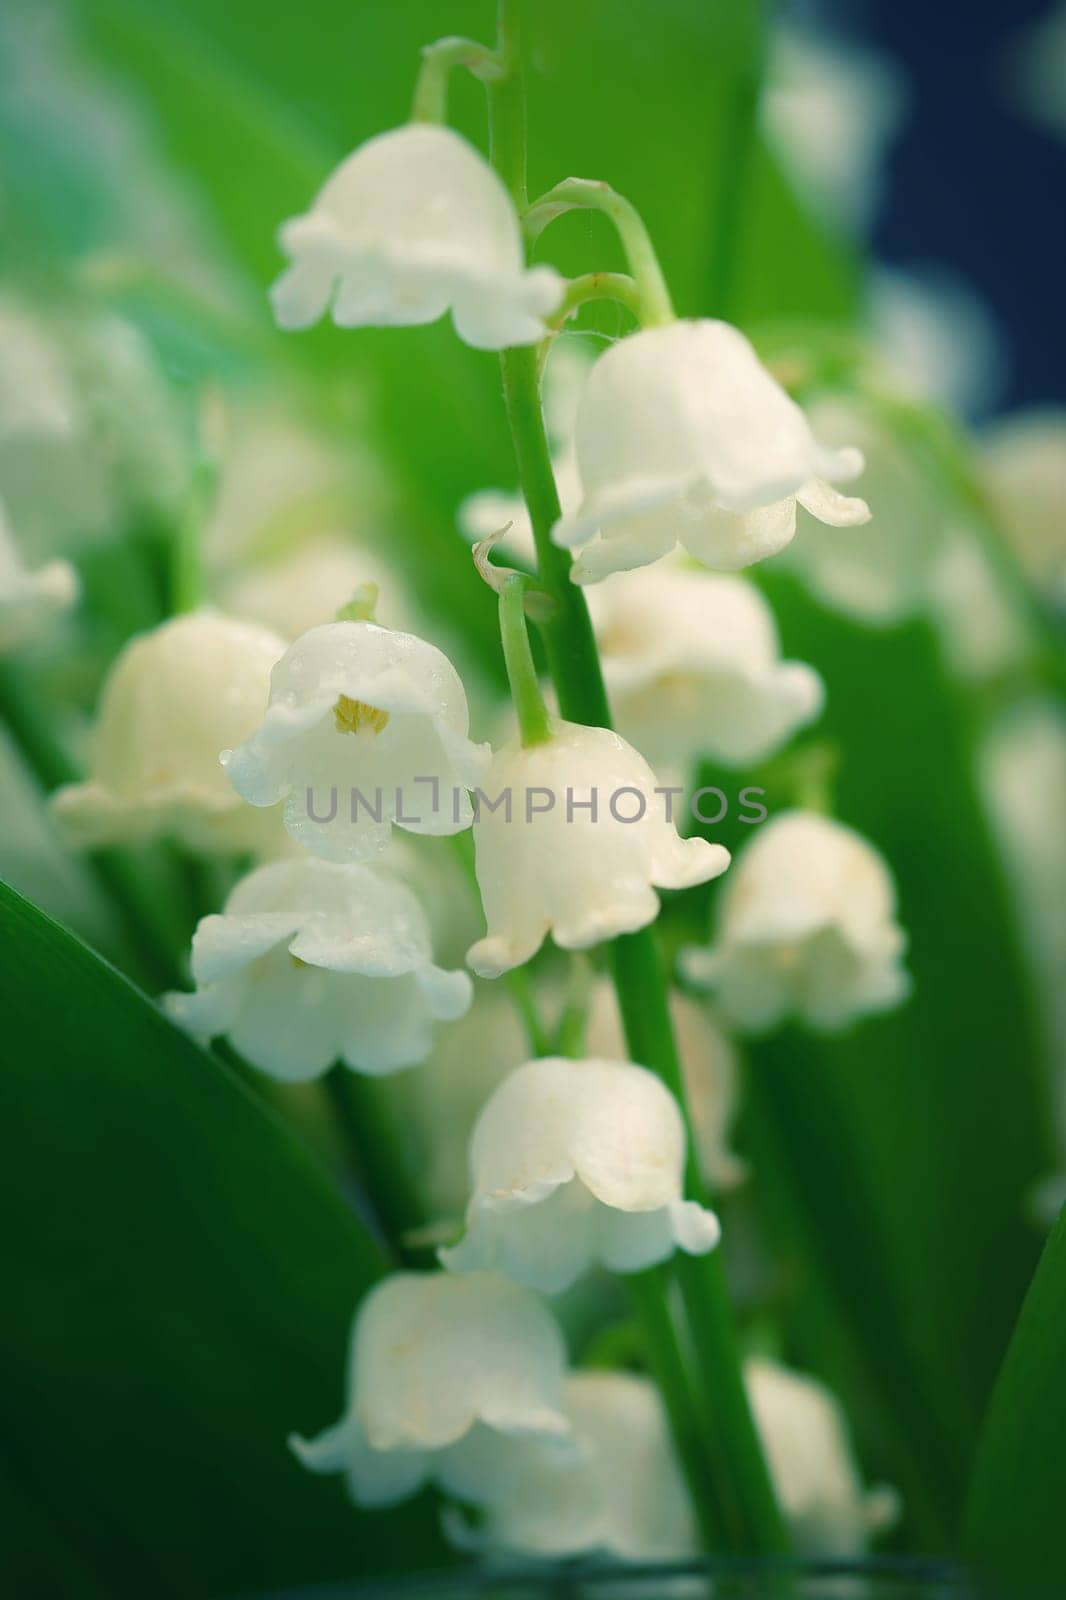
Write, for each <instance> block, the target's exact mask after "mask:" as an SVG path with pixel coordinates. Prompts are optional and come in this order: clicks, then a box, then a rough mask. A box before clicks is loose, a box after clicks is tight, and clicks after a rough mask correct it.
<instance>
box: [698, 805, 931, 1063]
mask: <svg viewBox="0 0 1066 1600" xmlns="http://www.w3.org/2000/svg"><path fill="white" fill-rule="evenodd" d="M904 944H905V937H904V933H903V930H902V928H901V927H900V925H899V923H898V921H897V920H896V891H895V885H894V884H893V881H892V877H891V875H890V873H889V870H888V866H887V864H886V863H885V861H884V858H883V857H882V856H881V855H880V854H879V853H878V851H876V850H875V849H874V847H873V846H872V845H871V844H869V843H868V842H867V840H865V839H863V838H861V837H860V836H859V834H857V833H855V832H854V831H853V830H852V829H851V828H847V827H845V826H844V824H843V823H840V822H836V821H834V820H833V819H832V818H830V817H823V816H819V815H817V814H815V813H813V812H804V811H786V812H780V813H778V814H777V815H776V816H774V817H772V818H771V819H770V821H769V822H766V823H763V824H762V825H761V826H760V827H758V828H757V829H755V831H754V835H753V837H752V838H751V840H750V841H749V842H748V843H747V844H746V845H745V846H744V849H743V850H742V851H741V852H740V854H739V855H738V857H737V861H736V864H735V866H734V868H733V871H732V872H731V873H730V875H729V878H728V880H727V881H726V884H725V887H724V889H723V892H722V894H721V896H720V897H719V905H718V922H717V936H716V938H715V940H714V942H713V943H712V944H711V946H710V948H709V949H701V948H689V949H688V950H686V951H684V952H683V955H682V967H683V970H684V972H685V975H686V977H688V978H689V979H690V980H691V981H692V982H694V983H705V984H708V985H709V986H710V987H711V988H713V989H714V991H715V994H716V996H717V1000H718V1004H719V1006H720V1008H721V1011H722V1014H723V1016H725V1017H726V1018H727V1019H728V1020H729V1021H731V1022H733V1023H735V1024H736V1025H737V1026H738V1027H741V1028H744V1029H745V1030H747V1031H749V1032H752V1033H755V1032H763V1031H765V1030H767V1029H769V1028H772V1027H775V1026H776V1025H777V1024H778V1023H780V1022H782V1021H784V1020H785V1019H786V1018H788V1017H792V1016H795V1017H797V1018H798V1019H800V1020H802V1021H803V1022H805V1023H807V1024H808V1025H809V1026H810V1027H813V1028H817V1029H821V1030H823V1031H827V1032H828V1031H833V1030H836V1029H838V1028H842V1027H845V1026H847V1024H848V1023H850V1022H853V1021H855V1020H856V1019H857V1018H859V1017H862V1016H865V1015H867V1014H868V1013H870V1012H877V1011H885V1010H888V1009H890V1008H891V1007H893V1006H896V1005H898V1004H899V1003H900V1001H902V1000H903V999H904V998H905V996H906V994H907V992H908V988H909V980H908V978H907V974H906V972H905V971H904V969H903V966H902V962H901V958H902V954H903V948H904Z"/></svg>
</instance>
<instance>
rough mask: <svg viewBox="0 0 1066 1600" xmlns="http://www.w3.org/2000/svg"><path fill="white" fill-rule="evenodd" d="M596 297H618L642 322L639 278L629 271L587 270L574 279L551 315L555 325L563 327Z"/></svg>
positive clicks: (606, 298) (616, 298) (598, 298)
mask: <svg viewBox="0 0 1066 1600" xmlns="http://www.w3.org/2000/svg"><path fill="white" fill-rule="evenodd" d="M593 300H615V301H617V302H618V304H619V305H622V306H625V308H626V310H627V311H630V312H632V314H633V316H634V317H636V319H637V321H638V322H639V321H640V296H639V294H638V292H637V285H636V283H635V281H634V280H633V279H632V278H631V277H629V276H628V274H627V273H625V272H586V273H584V274H583V275H582V276H581V277H580V278H571V280H570V282H569V283H568V284H567V286H566V293H565V294H564V295H563V298H562V300H561V301H560V302H559V309H558V311H556V312H554V313H553V315H552V316H551V317H550V318H549V322H550V325H551V326H552V327H553V328H562V327H563V325H564V323H566V322H567V321H568V320H569V318H570V317H572V316H573V315H574V313H575V312H576V311H579V310H580V309H581V307H582V306H585V305H588V304H589V303H590V302H591V301H593Z"/></svg>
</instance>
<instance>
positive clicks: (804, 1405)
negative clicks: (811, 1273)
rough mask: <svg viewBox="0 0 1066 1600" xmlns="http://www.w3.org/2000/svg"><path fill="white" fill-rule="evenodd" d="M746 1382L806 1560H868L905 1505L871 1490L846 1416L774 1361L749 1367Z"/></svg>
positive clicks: (813, 1385) (820, 1390) (886, 1492)
mask: <svg viewBox="0 0 1066 1600" xmlns="http://www.w3.org/2000/svg"><path fill="white" fill-rule="evenodd" d="M744 1382H745V1385H746V1387H747V1391H748V1399H749V1401H750V1403H751V1409H752V1412H753V1414H754V1417H755V1425H756V1427H757V1428H758V1430H759V1434H760V1436H761V1438H762V1442H763V1448H764V1450H765V1452H766V1459H767V1465H768V1467H769V1469H770V1476H771V1478H772V1480H773V1485H774V1489H775V1492H776V1494H777V1499H778V1503H779V1505H780V1507H781V1511H782V1514H783V1516H784V1518H785V1521H786V1523H787V1525H788V1529H789V1533H790V1534H791V1536H792V1541H793V1544H794V1546H795V1548H796V1550H797V1552H798V1553H799V1554H800V1555H811V1556H819V1557H822V1558H825V1557H832V1556H837V1557H845V1556H855V1555H861V1554H862V1552H863V1551H864V1550H865V1549H866V1547H867V1545H868V1544H869V1541H870V1537H871V1535H873V1534H875V1533H877V1532H879V1531H881V1530H883V1529H885V1528H888V1527H891V1525H892V1523H893V1522H895V1520H896V1518H897V1516H898V1514H899V1498H898V1496H897V1494H896V1492H895V1490H894V1489H891V1488H889V1487H888V1485H878V1486H876V1487H875V1488H872V1489H866V1488H865V1487H864V1485H863V1482H862V1478H861V1476H860V1474H859V1468H858V1465H857V1463H856V1461H855V1456H854V1453H853V1451H852V1447H851V1441H850V1439H849V1437H848V1429H847V1423H846V1421H845V1418H844V1414H843V1412H842V1411H841V1408H840V1406H839V1404H838V1403H837V1401H836V1400H835V1399H834V1397H833V1395H832V1394H830V1392H829V1390H828V1389H826V1388H825V1386H824V1385H823V1384H821V1383H819V1382H818V1381H817V1380H816V1379H814V1378H810V1377H807V1376H805V1375H804V1374H802V1373H799V1372H792V1371H790V1370H789V1369H788V1368H787V1367H782V1366H779V1365H778V1364H777V1363H776V1362H773V1361H766V1360H750V1361H747V1362H745V1364H744Z"/></svg>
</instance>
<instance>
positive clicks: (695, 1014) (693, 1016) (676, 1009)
mask: <svg viewBox="0 0 1066 1600" xmlns="http://www.w3.org/2000/svg"><path fill="white" fill-rule="evenodd" d="M670 1020H671V1021H672V1023H673V1025H674V1037H675V1038H676V1040H677V1048H678V1054H679V1055H680V1057H681V1072H682V1076H683V1078H684V1084H685V1102H686V1104H687V1106H688V1112H689V1117H690V1118H691V1122H692V1132H693V1137H694V1138H695V1141H696V1149H697V1151H698V1153H699V1158H700V1166H701V1168H702V1170H703V1173H704V1176H705V1177H706V1179H707V1181H708V1183H709V1184H710V1187H711V1189H712V1191H713V1192H714V1193H718V1192H720V1191H721V1190H723V1189H733V1188H735V1187H736V1186H737V1184H738V1183H741V1182H743V1180H744V1178H745V1177H746V1176H747V1171H748V1169H747V1166H746V1164H745V1162H744V1161H743V1160H742V1159H741V1157H740V1156H738V1155H737V1153H736V1152H735V1151H734V1150H733V1149H732V1148H731V1146H730V1140H729V1134H730V1129H731V1127H732V1124H733V1120H734V1118H735V1116H736V1112H737V1101H738V1077H739V1071H738V1066H737V1057H736V1051H735V1050H734V1049H733V1046H732V1045H731V1044H730V1042H729V1039H728V1038H727V1037H726V1035H725V1033H724V1032H723V1031H722V1029H721V1028H720V1027H719V1026H718V1024H717V1022H716V1021H715V1019H714V1017H713V1016H712V1015H711V1013H710V1008H709V1006H708V1005H707V1004H706V1002H705V1001H697V1000H695V999H693V998H692V997H691V996H689V995H686V994H682V993H681V991H680V990H679V989H672V990H671V991H670ZM584 1048H585V1051H586V1053H587V1054H588V1055H590V1056H598V1057H600V1059H601V1060H606V1061H620V1060H622V1059H624V1057H625V1055H626V1046H625V1038H624V1036H623V1031H622V1018H621V1016H620V1014H619V1010H618V998H617V996H616V994H615V991H614V985H613V984H612V983H611V982H610V980H609V979H607V978H602V979H600V981H599V982H597V983H596V984H594V985H593V989H592V993H591V995H590V996H589V1005H588V1014H587V1016H586V1019H585V1043H584Z"/></svg>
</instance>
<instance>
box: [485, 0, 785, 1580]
mask: <svg viewBox="0 0 1066 1600" xmlns="http://www.w3.org/2000/svg"><path fill="white" fill-rule="evenodd" d="M518 5H519V0H500V57H501V60H502V61H504V62H505V63H506V64H507V72H506V76H504V77H503V78H501V80H500V81H499V82H498V83H495V84H493V85H492V86H491V89H490V96H489V105H490V118H491V123H492V157H493V162H494V164H495V166H496V169H497V171H498V172H499V173H500V175H501V177H503V179H504V181H505V182H506V183H507V184H508V186H509V187H510V189H511V193H512V195H513V196H514V198H515V202H516V204H519V203H520V201H521V197H522V196H523V195H524V192H525V112H524V96H523V84H522V73H521V60H520V51H519V36H518V28H519V11H518ZM656 266H657V263H656ZM635 275H636V274H635ZM638 281H639V280H638ZM664 287H665V286H664ZM667 298H668V297H667ZM501 364H502V370H503V388H504V399H505V403H506V407H507V417H508V422H509V424H510V428H511V435H512V438H513V441H514V449H515V456H516V459H517V464H518V474H519V481H520V483H521V487H522V493H523V495H524V497H525V501H526V505H527V507H528V509H529V515H530V521H531V523H532V526H533V535H534V540H535V542H536V549H537V562H538V582H539V584H540V586H541V587H542V588H543V589H544V590H546V591H547V592H548V594H549V595H550V596H551V597H552V599H554V600H555V602H556V604H555V607H554V609H553V610H552V611H551V612H550V614H549V615H548V617H547V618H546V620H545V623H544V625H543V635H544V642H545V648H546V652H547V657H548V666H549V670H550V672H551V675H552V679H553V681H554V683H555V687H556V691H557V694H558V697H559V705H560V708H561V709H562V713H563V715H564V717H568V718H571V719H573V720H574V721H578V722H583V723H587V724H590V725H592V726H593V727H602V728H607V727H610V725H611V723H610V711H609V708H608V704H607V695H606V691H605V689H604V683H603V673H602V670H601V668H600V661H599V655H598V653H597V649H596V642H595V638H594V636H593V632H592V627H591V624H590V622H589V615H588V608H587V606H586V604H585V599H584V596H583V595H582V594H581V591H580V590H579V589H578V588H577V586H576V585H574V584H573V583H571V581H570V558H569V556H568V555H567V554H566V553H565V552H564V551H562V550H560V549H559V548H558V547H557V546H556V545H554V544H553V543H552V539H551V530H552V527H553V525H554V523H555V522H556V520H557V519H558V517H559V497H558V493H557V490H556V486H555V479H554V475H553V472H552V465H551V457H550V453H549V450H548V441H547V438H546V436H545V430H544V419H543V415H542V412H541V405H540V393H539V386H538V379H537V358H536V351H535V350H534V349H532V348H531V347H524V348H521V349H514V350H505V351H503V352H502V355H501ZM610 953H611V961H612V967H613V974H614V981H615V987H616V989H617V991H618V999H619V1005H620V1007H621V1011H622V1018H623V1023H624V1026H625V1032H626V1040H627V1047H628V1049H629V1053H630V1055H631V1057H632V1059H633V1060H634V1061H639V1062H641V1063H642V1064H643V1065H645V1066H647V1067H649V1068H651V1069H652V1070H654V1071H656V1072H657V1073H658V1074H659V1076H660V1077H661V1078H662V1079H663V1081H664V1082H665V1083H666V1085H667V1087H668V1088H670V1089H671V1090H672V1091H673V1093H674V1094H675V1096H676V1097H677V1099H678V1103H679V1105H680V1106H681V1107H682V1109H683V1111H684V1107H685V1096H684V1088H683V1084H682V1081H681V1068H680V1061H679V1058H678V1054H677V1047H676V1043H675V1041H674V1035H673V1026H672V1023H671V1020H670V1013H669V1009H668V1005H667V990H666V980H665V973H664V971H663V967H662V960H661V956H660V952H659V948H658V942H657V939H656V936H655V933H654V931H653V929H651V928H645V929H642V930H641V931H640V932H639V933H635V934H630V935H627V936H625V937H623V938H620V939H617V940H615V941H614V942H613V944H612V946H611V952H610ZM686 1123H688V1118H687V1114H686ZM688 1134H689V1138H688V1150H689V1163H688V1172H687V1180H688V1181H687V1188H688V1193H689V1194H690V1195H691V1196H692V1198H694V1199H697V1200H699V1199H701V1198H702V1197H703V1195H704V1186H703V1183H702V1179H701V1177H700V1174H699V1171H698V1166H697V1162H696V1157H695V1149H696V1146H695V1142H694V1140H693V1138H692V1135H691V1126H690V1125H689V1127H688ZM676 1271H677V1275H678V1278H679V1281H680V1283H681V1288H682V1294H683V1297H684V1303H685V1309H686V1314H687V1318H688V1322H689V1328H690V1332H691V1334H692V1341H691V1342H692V1346H693V1351H694V1356H695V1360H696V1362H697V1363H698V1367H699V1371H700V1376H701V1381H702V1384H703V1387H704V1390H705V1394H706V1398H707V1402H708V1404H709V1406H710V1409H711V1413H712V1418H713V1422H712V1429H713V1436H709V1437H707V1438H706V1439H704V1440H703V1444H704V1445H705V1446H706V1447H708V1448H710V1449H711V1452H712V1460H713V1463H714V1466H713V1470H714V1473H715V1479H716V1481H717V1483H718V1484H719V1495H720V1499H719V1503H728V1501H726V1502H723V1501H722V1499H721V1496H722V1493H723V1492H725V1493H728V1494H729V1496H730V1497H732V1496H733V1495H734V1493H735V1498H736V1501H737V1502H738V1504H739V1505H740V1506H741V1507H742V1509H743V1527H742V1530H738V1534H737V1542H738V1543H740V1542H742V1543H743V1544H744V1546H745V1547H747V1548H749V1549H750V1550H752V1551H753V1552H755V1553H760V1554H773V1553H777V1552H779V1551H782V1550H783V1549H785V1548H786V1545H787V1541H786V1536H785V1532H784V1527H783V1523H782V1520H781V1516H780V1512H779V1511H778V1508H777V1505H776V1502H775V1499H774V1495H773V1490H772V1486H771V1484H770V1477H769V1473H768V1470H767V1467H766V1463H765V1460H764V1458H763V1454H762V1447H761V1444H760V1441H759V1437H758V1434H757V1432H756V1429H755V1424H754V1422H753V1420H752V1417H751V1412H750V1409H749V1407H748V1402H747V1395H746V1392H745V1389H744V1383H743V1378H742V1376H741V1371H740V1361H739V1352H738V1348H737V1339H736V1333H735V1331H734V1328H733V1323H732V1317H731V1313H730V1308H729V1304H728V1299H727V1296H726V1292H725V1286H724V1281H723V1278H722V1269H721V1264H720V1261H719V1259H718V1256H717V1255H716V1254H712V1255H711V1256H708V1257H700V1258H688V1257H684V1258H682V1259H681V1260H680V1261H679V1262H678V1263H677V1264H676ZM660 1299H661V1296H660ZM649 1320H650V1319H649ZM646 1332H647V1335H648V1338H649V1344H650V1345H651V1346H652V1347H653V1349H654V1350H655V1352H656V1355H655V1357H654V1358H653V1359H657V1360H658V1361H659V1362H661V1363H662V1364H663V1365H664V1366H665V1363H666V1361H667V1360H668V1359H670V1357H669V1355H668V1353H666V1354H664V1353H663V1352H662V1351H660V1350H659V1347H658V1339H659V1337H660V1336H662V1335H663V1323H662V1319H661V1316H660V1315H658V1314H657V1315H656V1320H655V1324H654V1326H653V1327H652V1326H648V1327H647V1328H646ZM674 1371H675V1373H676V1365H675V1366H674ZM664 1399H666V1396H665V1394H664ZM668 1410H669V1411H670V1417H671V1424H672V1426H673V1427H674V1429H675V1439H676V1442H677V1448H678V1452H679V1455H680V1456H681V1460H682V1464H683V1465H684V1466H685V1468H686V1472H687V1471H688V1463H689V1460H690V1459H691V1458H692V1454H693V1449H694V1446H693V1443H692V1438H691V1421H690V1420H688V1421H686V1420H685V1418H690V1417H691V1414H692V1412H693V1408H692V1407H691V1406H687V1407H685V1408H682V1407H681V1406H680V1404H679V1403H675V1404H674V1405H673V1408H672V1409H670V1406H669V1404H668ZM682 1411H684V1416H682ZM679 1429H680V1430H681V1431H680V1433H679V1432H678V1430H679ZM700 1455H701V1467H700V1470H699V1473H698V1477H697V1478H695V1479H694V1478H692V1477H691V1476H690V1478H689V1482H690V1486H691V1488H692V1492H693V1497H694V1499H695V1500H697V1501H700V1500H703V1499H704V1498H705V1497H706V1495H705V1489H704V1485H705V1483H706V1482H707V1470H708V1469H706V1468H705V1467H704V1466H703V1462H702V1458H703V1449H702V1448H701V1451H700ZM693 1465H694V1463H693ZM734 1486H735V1487H734ZM700 1515H701V1517H705V1516H706V1511H705V1509H704V1508H702V1507H701V1508H700Z"/></svg>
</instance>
